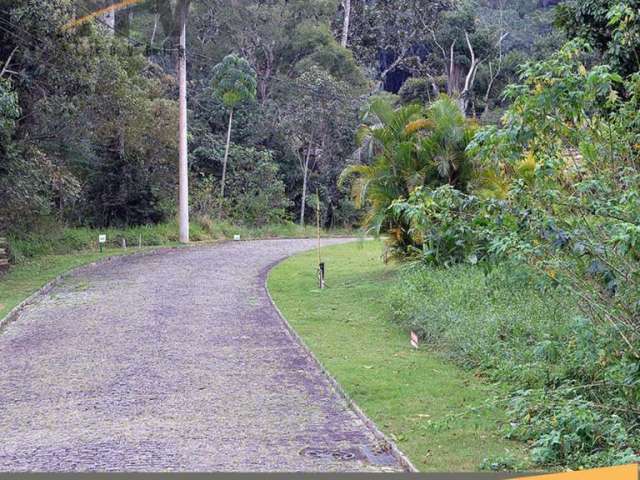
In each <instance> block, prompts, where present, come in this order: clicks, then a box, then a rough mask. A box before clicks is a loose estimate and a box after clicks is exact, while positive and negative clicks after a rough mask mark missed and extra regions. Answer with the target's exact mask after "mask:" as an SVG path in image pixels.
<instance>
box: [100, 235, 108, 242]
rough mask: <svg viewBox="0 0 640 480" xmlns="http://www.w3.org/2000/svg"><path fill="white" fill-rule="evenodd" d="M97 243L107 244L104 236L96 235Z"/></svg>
mask: <svg viewBox="0 0 640 480" xmlns="http://www.w3.org/2000/svg"><path fill="white" fill-rule="evenodd" d="M98 242H99V243H107V236H106V235H98Z"/></svg>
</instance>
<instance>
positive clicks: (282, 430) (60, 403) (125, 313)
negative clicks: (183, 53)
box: [0, 240, 399, 471]
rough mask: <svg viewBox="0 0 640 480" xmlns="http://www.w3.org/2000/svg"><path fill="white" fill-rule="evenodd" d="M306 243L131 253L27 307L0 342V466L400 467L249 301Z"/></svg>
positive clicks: (268, 309)
mask: <svg viewBox="0 0 640 480" xmlns="http://www.w3.org/2000/svg"><path fill="white" fill-rule="evenodd" d="M336 241H337V240H332V241H331V242H332V243H335V242H336ZM327 242H328V241H327ZM313 245H314V242H313V241H310V240H275V241H264V242H248V243H244V242H243V243H238V242H236V243H226V244H222V245H219V246H216V247H208V248H193V249H185V250H174V251H169V252H165V253H162V254H155V255H148V256H143V257H131V258H127V259H126V260H119V261H117V262H113V263H107V264H103V265H100V266H97V267H91V268H88V269H86V270H84V271H82V272H79V273H78V274H75V275H74V276H72V277H70V278H69V279H67V280H66V281H65V282H64V283H63V284H62V285H60V286H59V287H56V288H55V289H54V290H53V291H52V292H51V293H50V294H48V295H47V296H44V297H41V298H40V299H39V300H38V301H36V302H35V303H34V304H32V305H31V306H29V307H27V309H25V310H24V311H23V313H22V314H21V315H20V317H19V318H18V319H17V320H16V321H15V322H13V323H11V324H10V325H8V326H7V327H6V329H5V330H4V331H3V332H2V333H1V334H0V439H1V440H0V470H5V471H6V470H31V471H42V470H45V471H55V470H65V471H70V470H73V471H75V470H79V471H88V470H99V471H113V470H127V471H379V470H383V471H388V470H394V469H396V470H397V469H399V467H398V465H397V464H395V463H393V464H390V465H386V466H382V465H380V463H384V462H380V460H384V459H385V458H384V455H383V456H376V455H375V453H374V454H373V456H372V454H371V452H372V451H373V452H375V445H376V443H377V442H376V440H375V437H374V436H373V434H372V432H371V431H370V430H369V429H368V428H367V427H366V426H365V424H364V423H363V422H362V421H361V420H360V419H359V418H358V417H357V416H356V415H355V414H354V413H353V412H352V411H351V410H350V409H349V408H348V407H347V406H346V404H345V403H344V402H343V401H342V400H341V399H340V398H339V397H338V396H337V395H336V394H335V392H334V391H333V390H332V389H331V387H330V384H329V382H328V381H327V379H326V377H324V376H323V374H322V373H321V372H320V370H319V369H318V368H317V367H316V365H315V364H314V363H313V362H312V361H311V359H310V358H309V357H308V356H307V355H306V354H305V352H304V350H303V349H302V348H301V347H300V346H299V344H298V343H297V342H296V341H295V340H293V338H292V337H291V336H290V335H289V333H288V332H287V331H286V329H285V328H284V326H283V324H282V321H281V319H280V318H279V317H278V315H277V314H276V312H275V311H274V309H273V308H272V306H271V305H270V303H269V300H268V297H267V295H266V293H265V291H264V279H265V275H266V273H267V271H268V268H269V266H271V265H273V264H274V263H275V262H277V261H278V260H281V259H283V258H284V257H286V256H287V255H289V254H292V253H295V252H298V251H302V250H306V249H310V248H312V247H313ZM352 457H353V458H352ZM387 460H389V458H388V456H387Z"/></svg>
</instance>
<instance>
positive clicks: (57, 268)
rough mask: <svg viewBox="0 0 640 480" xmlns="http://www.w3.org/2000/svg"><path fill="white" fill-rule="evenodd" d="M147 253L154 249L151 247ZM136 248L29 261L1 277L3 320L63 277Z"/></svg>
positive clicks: (54, 256) (0, 317) (0, 302)
mask: <svg viewBox="0 0 640 480" xmlns="http://www.w3.org/2000/svg"><path fill="white" fill-rule="evenodd" d="M145 250H151V248H147V249H145ZM138 251H139V250H137V249H136V250H134V249H128V250H124V249H106V250H105V251H104V252H103V253H100V252H97V251H96V252H79V253H76V254H69V255H45V256H39V257H36V258H33V259H29V260H25V261H23V262H22V263H21V264H20V265H18V266H15V267H12V268H11V270H9V272H8V273H7V274H6V275H4V276H2V277H0V320H2V319H3V318H4V317H5V316H6V315H7V314H8V313H9V312H10V311H11V310H12V309H13V308H14V307H16V306H17V305H18V304H20V302H22V301H23V300H24V299H26V298H27V297H29V295H31V294H33V293H34V292H36V291H38V290H39V289H40V288H42V287H43V286H44V285H46V284H47V283H49V282H50V281H52V280H54V279H55V278H56V277H58V276H59V275H62V274H63V273H65V272H68V271H69V270H71V269H74V268H76V267H81V266H82V265H86V264H88V263H91V262H95V261H97V260H100V259H101V258H106V257H112V256H116V255H124V254H127V253H136V252H138Z"/></svg>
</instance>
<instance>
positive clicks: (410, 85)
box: [398, 78, 434, 105]
mask: <svg viewBox="0 0 640 480" xmlns="http://www.w3.org/2000/svg"><path fill="white" fill-rule="evenodd" d="M398 95H399V96H400V98H401V99H402V103H405V104H406V103H421V104H423V105H424V104H427V103H429V102H430V101H431V98H432V97H433V96H434V92H433V86H432V83H431V82H430V81H429V80H427V79H425V78H410V79H408V80H407V81H406V82H404V83H403V84H402V88H400V91H399V92H398Z"/></svg>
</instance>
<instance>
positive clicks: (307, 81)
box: [281, 66, 353, 226]
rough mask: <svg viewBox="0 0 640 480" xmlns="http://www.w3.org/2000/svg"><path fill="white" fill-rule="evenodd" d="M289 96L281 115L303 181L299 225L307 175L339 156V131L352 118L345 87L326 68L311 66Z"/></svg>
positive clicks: (344, 129)
mask: <svg viewBox="0 0 640 480" xmlns="http://www.w3.org/2000/svg"><path fill="white" fill-rule="evenodd" d="M292 88H293V90H294V95H293V96H292V97H291V98H290V100H289V103H288V105H287V106H286V109H285V111H284V112H283V116H282V118H281V123H282V127H283V128H284V130H285V131H286V132H287V138H288V142H289V146H290V149H291V150H292V151H293V152H294V153H295V155H296V157H297V159H298V165H299V168H300V172H299V173H300V176H301V180H302V185H301V194H300V225H303V226H304V223H305V212H306V208H307V204H306V203H307V193H308V191H309V188H308V187H309V177H310V175H311V173H312V172H313V171H314V170H315V169H317V168H320V167H321V166H326V167H328V164H329V163H331V162H340V161H341V160H342V159H340V158H337V155H335V150H334V147H335V144H338V143H339V137H340V135H341V132H344V131H349V127H348V126H347V125H348V124H349V122H351V121H353V118H351V117H350V111H351V110H352V109H351V108H350V105H349V103H350V102H349V95H348V87H347V85H345V84H344V83H343V82H340V81H337V80H336V79H335V78H334V77H333V76H332V75H331V74H329V73H328V72H326V71H325V70H323V69H321V68H319V67H317V66H312V67H310V68H309V69H308V70H307V71H305V72H304V73H302V74H301V75H300V76H299V77H298V78H297V79H296V81H295V83H294V84H293V85H292Z"/></svg>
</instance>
